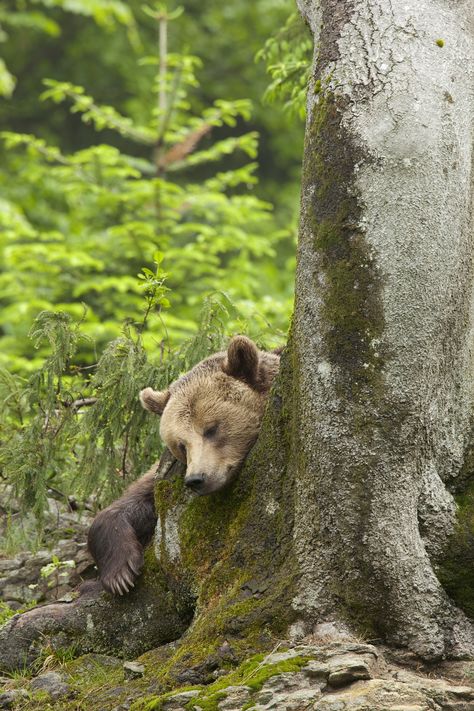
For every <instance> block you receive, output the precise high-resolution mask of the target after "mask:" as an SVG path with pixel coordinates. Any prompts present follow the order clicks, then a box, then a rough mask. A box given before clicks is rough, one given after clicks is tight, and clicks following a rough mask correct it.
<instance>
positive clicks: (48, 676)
mask: <svg viewBox="0 0 474 711" xmlns="http://www.w3.org/2000/svg"><path fill="white" fill-rule="evenodd" d="M30 687H31V688H32V689H33V690H34V691H46V692H47V693H48V694H49V695H50V697H51V698H52V699H59V698H60V697H61V696H68V695H69V694H70V691H71V690H70V688H69V686H68V684H66V682H65V681H64V679H63V677H62V676H61V674H58V673H57V672H46V673H44V674H40V676H37V677H36V678H35V679H33V680H32V681H31V683H30Z"/></svg>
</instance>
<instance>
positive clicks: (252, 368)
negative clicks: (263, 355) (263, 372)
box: [223, 336, 259, 387]
mask: <svg viewBox="0 0 474 711" xmlns="http://www.w3.org/2000/svg"><path fill="white" fill-rule="evenodd" d="M258 357H259V356H258V348H257V346H256V345H255V343H254V342H253V341H251V340H250V338H247V337H246V336H234V338H233V339H232V340H231V341H230V343H229V346H228V348H227V358H226V359H225V362H224V366H223V370H224V373H227V375H230V376H231V377H233V378H237V380H243V381H244V382H246V383H247V384H248V385H250V386H251V387H255V386H256V384H257V378H258Z"/></svg>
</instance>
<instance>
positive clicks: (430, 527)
mask: <svg viewBox="0 0 474 711" xmlns="http://www.w3.org/2000/svg"><path fill="white" fill-rule="evenodd" d="M299 4H300V9H301V11H302V13H303V14H304V16H305V17H306V19H307V21H308V22H309V24H310V26H311V28H312V31H313V34H314V36H315V45H316V56H315V65H314V75H313V80H312V85H311V87H310V90H309V95H308V122H307V128H306V145H305V156H304V168H303V185H302V216H301V228H300V241H299V250H298V269H297V282H296V307H295V315H294V323H293V333H292V339H291V344H290V350H291V352H292V354H293V363H294V367H295V371H296V372H295V388H296V393H297V397H296V401H295V408H296V410H295V412H294V417H296V419H297V421H298V422H300V423H301V426H300V428H299V431H298V433H297V435H296V437H295V441H294V442H293V446H294V450H293V451H295V452H296V451H297V452H299V455H298V457H296V458H295V463H294V467H295V469H296V472H295V477H296V481H297V496H296V511H295V521H296V525H295V542H296V548H297V554H298V560H299V565H300V568H301V570H302V572H303V575H302V577H301V579H300V580H299V595H298V606H299V608H300V610H301V615H302V617H303V618H304V619H305V621H306V622H308V621H314V622H318V621H321V620H325V619H332V618H333V617H334V616H335V617H341V616H342V617H344V618H345V619H348V620H352V621H356V622H357V623H358V624H361V625H362V627H363V628H364V627H365V628H366V629H367V630H368V631H370V634H372V635H375V636H377V637H379V636H383V637H384V638H385V639H386V640H388V641H389V642H392V643H396V644H399V645H404V646H408V647H409V648H410V649H412V650H413V651H415V652H417V653H418V654H420V655H421V656H423V657H425V658H438V657H440V656H442V655H444V654H450V655H459V654H464V653H471V654H472V652H473V651H474V647H473V640H474V637H473V629H472V626H471V623H470V622H469V621H468V620H467V619H466V617H465V616H464V615H463V613H461V612H460V611H459V610H458V609H456V608H455V607H454V606H453V604H452V603H451V602H450V601H449V599H448V597H447V595H446V594H445V592H444V591H443V589H442V587H441V585H440V583H439V581H438V579H437V577H436V575H435V573H434V570H433V565H432V563H433V561H432V560H430V557H429V556H430V555H431V557H432V558H433V557H434V556H436V555H439V554H440V553H441V552H442V549H443V542H444V541H447V538H448V535H449V534H450V533H451V532H452V530H453V523H454V513H455V506H454V502H453V500H452V497H451V495H450V494H449V493H448V491H447V489H446V484H449V483H450V482H453V481H455V479H456V477H457V476H458V474H459V472H460V470H461V467H462V463H463V457H464V452H465V451H466V448H467V445H468V442H469V433H470V420H471V413H472V399H473V392H472V386H473V382H472V373H473V364H472V355H473V340H472V336H473V331H472V328H473V318H472V316H473V312H472V295H473V270H472V253H473V245H472V242H473V223H472V203H473V196H472V175H471V171H472V139H473V113H474V109H473V105H474V96H473V87H474V47H473V44H474V42H473V38H474V29H473V16H472V7H471V5H470V3H469V2H456V3H455V2H436V1H435V0H419V2H417V3H406V2H401V1H399V0H365V1H364V2H362V1H361V2H357V1H355V0H353V1H347V2H335V1H334V0H322V2H321V3H317V2H314V1H311V0H308V1H305V0H300V2H299ZM460 63H462V70H461V69H460ZM420 527H421V531H420ZM422 532H423V533H424V534H425V539H424V538H423V535H422Z"/></svg>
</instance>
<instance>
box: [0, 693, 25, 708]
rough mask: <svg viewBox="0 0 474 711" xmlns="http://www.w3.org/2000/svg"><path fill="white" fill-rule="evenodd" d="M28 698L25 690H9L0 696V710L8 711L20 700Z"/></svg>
mask: <svg viewBox="0 0 474 711" xmlns="http://www.w3.org/2000/svg"><path fill="white" fill-rule="evenodd" d="M27 697H28V693H27V692H26V691H25V689H10V691H4V692H3V693H2V694H0V709H10V708H11V707H12V706H13V704H15V703H16V702H17V701H19V700H20V699H25V698H27Z"/></svg>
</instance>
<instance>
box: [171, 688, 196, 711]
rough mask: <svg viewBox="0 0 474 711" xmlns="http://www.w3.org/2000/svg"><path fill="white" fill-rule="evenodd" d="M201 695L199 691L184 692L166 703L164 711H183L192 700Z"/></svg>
mask: <svg viewBox="0 0 474 711" xmlns="http://www.w3.org/2000/svg"><path fill="white" fill-rule="evenodd" d="M199 694H200V692H199V691H198V690H197V689H196V690H193V689H191V690H190V691H183V692H181V693H180V694H176V695H175V696H171V697H170V698H169V699H167V700H166V701H165V702H164V704H163V711H182V709H184V708H186V704H187V703H189V701H191V699H194V698H195V697H196V696H199Z"/></svg>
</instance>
